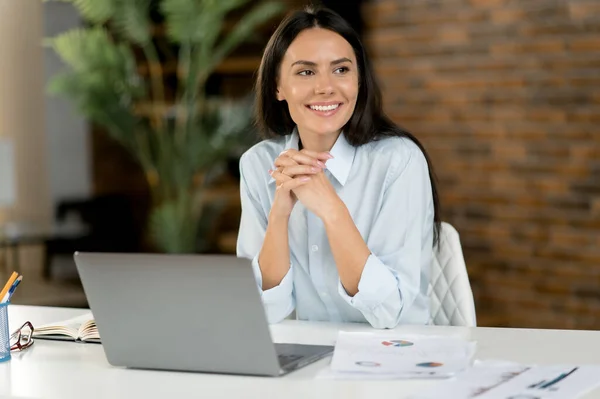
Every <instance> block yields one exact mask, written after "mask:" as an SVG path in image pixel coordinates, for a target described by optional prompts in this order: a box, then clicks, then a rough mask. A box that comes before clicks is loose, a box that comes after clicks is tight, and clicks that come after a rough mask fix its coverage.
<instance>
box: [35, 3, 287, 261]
mask: <svg viewBox="0 0 600 399" xmlns="http://www.w3.org/2000/svg"><path fill="white" fill-rule="evenodd" d="M63 1H67V2H70V3H73V4H74V5H75V6H76V7H77V9H78V10H79V12H80V13H81V15H82V16H83V17H84V19H85V20H86V22H87V25H86V27H84V28H77V29H73V30H70V31H67V32H65V33H62V34H60V35H58V36H56V37H54V38H49V39H47V44H48V45H49V46H51V47H52V48H53V49H54V50H55V51H56V52H57V54H58V55H59V56H60V58H61V59H62V60H63V61H64V62H65V63H66V64H67V65H68V66H69V67H70V68H69V70H68V71H67V72H66V73H64V74H62V75H58V76H56V77H55V78H53V79H52V81H51V82H50V86H49V88H50V91H51V92H53V93H58V94H61V95H65V96H67V97H68V98H70V99H71V100H72V101H74V102H75V104H76V105H77V108H78V110H79V111H80V112H81V113H82V114H83V115H84V116H85V117H86V118H87V119H88V120H90V121H92V122H94V123H96V124H98V125H100V126H102V127H103V128H104V129H105V130H106V131H107V133H108V134H109V135H110V136H111V137H112V138H113V139H115V140H117V141H118V142H119V143H120V144H121V145H123V146H124V147H125V148H126V149H127V150H129V152H130V153H131V154H132V155H133V157H134V158H135V159H136V160H137V162H139V164H140V165H141V167H142V168H143V170H144V173H145V176H146V179H147V182H148V185H149V187H150V191H151V194H152V203H153V207H152V210H151V214H150V232H151V236H152V237H153V241H154V243H155V244H156V246H157V248H158V249H159V250H161V251H164V252H170V253H176V252H178V253H191V252H195V251H197V249H198V245H197V244H198V243H197V239H198V229H199V221H200V218H201V216H202V210H203V208H204V207H203V201H202V194H203V192H204V191H205V190H204V188H205V187H206V184H207V182H208V181H209V180H210V173H211V171H213V170H214V168H215V166H217V165H218V164H219V163H221V162H223V161H225V159H226V157H227V156H228V155H229V154H230V153H231V150H232V148H234V147H235V146H236V145H238V144H239V143H240V140H244V139H245V140H246V141H247V138H248V131H247V130H246V129H247V128H248V127H249V125H250V120H251V110H250V108H251V107H250V106H249V104H248V103H247V102H241V103H240V102H237V103H236V102H231V101H229V102H225V101H223V100H219V99H213V98H208V97H207V96H206V95H205V86H206V83H207V79H208V78H209V76H210V75H211V74H212V73H213V72H214V70H215V68H217V66H218V65H219V64H220V63H221V62H222V61H223V60H224V59H225V58H226V57H227V56H228V55H229V54H230V53H231V52H232V51H233V50H234V49H235V48H236V47H238V46H239V45H240V44H241V43H242V42H244V41H245V40H247V39H248V38H250V37H252V35H253V33H254V32H255V30H256V28H257V27H258V26H259V25H261V24H263V23H265V22H266V21H269V20H270V19H272V18H273V17H275V16H276V15H277V14H279V13H280V12H281V11H282V10H283V6H282V5H281V4H279V3H275V2H262V3H259V4H257V5H255V6H253V7H252V8H251V9H250V11H249V12H247V13H245V15H244V16H243V17H242V18H241V19H240V20H239V21H238V22H237V24H235V25H234V26H233V27H232V28H230V29H224V26H225V21H226V16H227V14H228V13H229V12H231V11H233V10H235V9H238V8H239V7H242V6H247V3H249V0H157V1H152V0H63ZM156 11H160V13H158V15H161V18H163V21H162V23H161V24H160V26H164V32H165V34H166V35H167V38H168V39H169V41H170V43H171V44H172V45H174V48H176V50H175V52H174V53H175V55H174V62H175V68H176V73H177V84H176V85H175V87H168V86H166V85H165V83H164V79H163V77H164V74H163V68H164V66H165V65H166V64H165V61H164V60H161V59H160V58H159V55H160V52H159V50H158V46H157V44H156V41H155V40H154V39H155V34H154V33H153V31H155V30H156V26H157V25H156V24H155V23H154V22H153V19H152V17H151V16H152V15H156V14H157V13H156ZM138 53H139V55H140V56H137V57H136V54H138ZM140 59H141V60H142V61H141V62H140ZM142 67H143V68H144V69H145V70H146V71H147V74H148V75H149V78H148V79H146V78H145V76H144V74H142V73H141V72H140V70H141V68H142ZM166 88H172V89H174V90H172V91H173V94H168V93H167V90H165V89H166ZM244 132H245V133H246V134H245V135H244Z"/></svg>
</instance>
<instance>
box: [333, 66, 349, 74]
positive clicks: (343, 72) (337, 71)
mask: <svg viewBox="0 0 600 399" xmlns="http://www.w3.org/2000/svg"><path fill="white" fill-rule="evenodd" d="M349 70H350V68H348V67H345V66H343V67H339V68H337V69H336V70H335V71H333V73H337V74H345V73H346V72H348V71H349Z"/></svg>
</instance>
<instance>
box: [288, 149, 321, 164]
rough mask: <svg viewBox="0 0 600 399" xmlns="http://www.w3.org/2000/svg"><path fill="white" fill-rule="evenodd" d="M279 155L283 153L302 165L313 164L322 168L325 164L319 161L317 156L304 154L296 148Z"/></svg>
mask: <svg viewBox="0 0 600 399" xmlns="http://www.w3.org/2000/svg"><path fill="white" fill-rule="evenodd" d="M281 155H285V156H287V157H288V158H290V159H293V160H294V161H296V162H297V163H299V164H302V165H314V166H318V167H320V168H324V167H325V164H324V163H323V162H322V161H319V160H318V159H317V158H314V157H311V156H310V155H307V154H304V153H302V152H299V151H296V150H286V151H284V152H283V153H281Z"/></svg>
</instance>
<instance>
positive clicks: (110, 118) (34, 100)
mask: <svg viewBox="0 0 600 399" xmlns="http://www.w3.org/2000/svg"><path fill="white" fill-rule="evenodd" d="M121 3H126V4H125V5H123V4H121ZM321 3H323V4H324V5H326V6H328V7H330V8H332V9H334V10H335V11H337V12H338V13H340V14H342V16H344V17H345V18H346V19H347V20H348V21H350V23H351V24H352V25H353V26H354V27H355V28H356V29H357V31H359V33H360V34H361V36H362V38H363V41H364V43H365V45H366V46H367V48H368V51H369V52H370V54H371V56H372V59H373V62H374V66H375V69H376V72H377V74H378V77H379V80H380V83H381V85H382V87H383V91H384V105H385V108H386V111H387V113H388V114H389V115H390V116H391V117H392V119H393V120H394V121H395V122H397V123H398V124H400V125H401V126H403V127H404V128H406V129H408V130H409V131H411V132H413V133H414V134H415V135H416V136H417V137H418V138H419V139H420V140H422V141H423V142H424V144H425V146H426V147H427V149H428V150H429V152H430V155H431V158H432V160H433V163H434V165H435V169H436V173H437V176H438V180H439V185H440V191H441V201H442V212H443V213H442V215H443V219H444V220H445V221H447V222H449V223H451V224H453V225H454V226H455V227H456V228H457V230H458V231H459V233H460V234H461V240H462V245H463V251H464V254H465V259H466V263H467V268H468V272H469V276H470V279H471V284H472V287H473V291H474V295H475V302H476V308H477V316H478V324H479V325H481V326H511V327H535V328H567V329H598V328H600V129H599V126H600V2H598V1H597V0H518V1H515V0H344V1H334V0H330V1H322V2H321ZM305 4H306V2H303V1H295V0H294V1H292V0H281V1H279V2H277V3H272V2H271V3H264V2H260V1H258V0H256V1H255V0H245V1H244V0H220V1H208V0H206V1H204V0H203V1H201V0H156V1H150V0H129V1H124V2H114V1H112V0H110V1H109V0H106V1H102V2H99V1H97V0H92V1H86V0H77V1H71V2H69V1H67V2H65V1H46V2H42V1H40V0H0V277H1V278H3V279H5V278H6V277H7V276H8V273H9V272H10V271H12V270H15V269H16V270H19V271H21V273H23V274H24V280H25V282H24V284H22V285H21V287H20V289H19V290H18V291H17V293H16V294H15V297H14V299H13V302H14V303H18V304H32V305H51V306H78V307H79V306H81V307H84V306H86V305H87V303H86V300H85V296H84V295H83V291H82V289H81V285H80V282H79V280H78V277H77V272H76V270H75V268H74V264H73V261H72V253H73V251H75V250H80V251H110V252H170V253H178V252H185V253H226V254H234V253H235V243H236V238H237V228H238V223H239V217H240V202H239V190H238V185H239V181H238V176H239V175H238V159H239V155H240V154H241V153H242V152H243V151H244V150H245V149H247V148H248V147H249V146H251V145H252V144H253V143H254V142H256V141H257V140H258V138H257V132H256V131H255V130H254V128H253V126H252V120H251V117H252V115H251V110H252V85H253V82H254V79H255V73H256V70H257V68H258V65H259V63H260V58H261V54H262V50H263V49H264V46H265V44H266V42H267V40H268V38H269V35H270V34H271V33H272V32H273V31H274V29H275V27H276V25H277V23H278V22H279V21H280V20H281V19H282V17H283V15H284V14H285V13H286V12H288V11H289V10H291V9H293V8H297V7H300V6H303V5H305Z"/></svg>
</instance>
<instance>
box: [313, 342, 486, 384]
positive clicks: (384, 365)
mask: <svg viewBox="0 0 600 399" xmlns="http://www.w3.org/2000/svg"><path fill="white" fill-rule="evenodd" d="M474 353H475V342H469V341H467V340H465V339H463V338H460V337H439V336H423V335H398V334H397V333H394V334H380V333H351V332H340V333H339V335H338V339H337V342H336V344H335V350H334V353H333V358H332V360H331V369H330V370H329V371H328V372H325V373H324V374H323V375H321V377H325V378H328V377H329V378H447V377H451V376H453V375H455V374H456V373H458V372H461V371H463V370H465V369H466V368H468V367H469V366H470V364H471V358H472V356H473V354H474Z"/></svg>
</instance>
